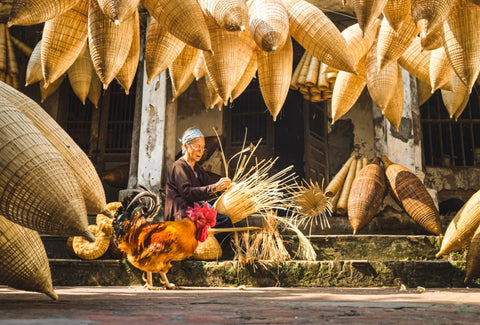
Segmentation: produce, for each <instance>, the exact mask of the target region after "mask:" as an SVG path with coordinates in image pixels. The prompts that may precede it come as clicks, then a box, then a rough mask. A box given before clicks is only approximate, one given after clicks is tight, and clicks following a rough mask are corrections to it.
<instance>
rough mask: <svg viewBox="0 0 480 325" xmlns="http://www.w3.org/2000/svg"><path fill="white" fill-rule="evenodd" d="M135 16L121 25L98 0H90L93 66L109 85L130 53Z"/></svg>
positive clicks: (89, 28)
mask: <svg viewBox="0 0 480 325" xmlns="http://www.w3.org/2000/svg"><path fill="white" fill-rule="evenodd" d="M135 18H137V16H135V15H131V16H130V17H128V18H127V19H126V20H125V21H123V23H122V24H120V25H118V26H117V25H115V23H114V22H112V21H111V20H110V19H109V18H108V17H107V16H105V15H104V14H103V12H102V10H101V9H100V6H99V5H98V2H97V0H91V1H90V10H89V11H88V45H89V48H90V56H91V57H92V61H93V66H94V67H95V71H96V72H97V75H98V77H99V78H100V80H101V81H102V84H103V87H104V88H105V89H107V87H108V85H109V84H110V82H111V81H112V80H113V78H115V77H116V75H117V74H118V72H119V71H120V69H121V68H122V67H123V65H124V63H125V60H126V59H127V57H128V54H129V52H130V48H131V45H132V40H133V33H134V32H133V28H132V26H135Z"/></svg>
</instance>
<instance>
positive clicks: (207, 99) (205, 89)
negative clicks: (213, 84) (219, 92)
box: [195, 76, 214, 109]
mask: <svg viewBox="0 0 480 325" xmlns="http://www.w3.org/2000/svg"><path fill="white" fill-rule="evenodd" d="M207 79H208V76H203V77H202V78H200V79H199V80H197V81H196V83H195V84H196V85H197V90H198V94H199V95H200V100H201V101H202V103H203V106H204V107H205V109H209V108H212V105H213V97H214V94H213V92H212V88H210V83H209V81H208V80H207Z"/></svg>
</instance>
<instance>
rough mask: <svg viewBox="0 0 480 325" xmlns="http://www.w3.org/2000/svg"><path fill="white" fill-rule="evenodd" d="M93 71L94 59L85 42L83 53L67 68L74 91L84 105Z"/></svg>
mask: <svg viewBox="0 0 480 325" xmlns="http://www.w3.org/2000/svg"><path fill="white" fill-rule="evenodd" d="M92 73H93V66H92V59H90V53H89V52H88V50H87V46H86V43H85V46H84V49H83V51H82V53H81V54H80V55H79V56H78V58H77V59H76V60H75V62H73V64H72V66H71V67H70V68H68V70H67V75H68V80H69V81H70V86H72V89H73V92H74V93H75V95H76V96H77V97H78V99H80V101H81V102H82V104H83V105H85V100H86V99H87V96H88V92H89V90H90V84H91V83H92Z"/></svg>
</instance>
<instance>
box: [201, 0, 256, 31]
mask: <svg viewBox="0 0 480 325" xmlns="http://www.w3.org/2000/svg"><path fill="white" fill-rule="evenodd" d="M198 3H199V4H200V7H201V8H202V10H203V12H204V13H205V15H207V16H209V17H210V18H212V19H213V20H214V21H215V23H216V24H217V25H218V26H219V27H221V28H223V29H225V30H228V31H231V32H235V31H239V30H245V28H246V25H247V21H248V8H247V4H246V2H245V1H244V0H199V1H198Z"/></svg>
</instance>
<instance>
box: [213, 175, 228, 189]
mask: <svg viewBox="0 0 480 325" xmlns="http://www.w3.org/2000/svg"><path fill="white" fill-rule="evenodd" d="M231 183H232V180H231V179H230V178H228V177H222V178H220V180H219V181H218V182H217V183H215V190H216V191H217V192H218V191H223V190H225V189H227V188H228V187H229V186H230V184H231Z"/></svg>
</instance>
